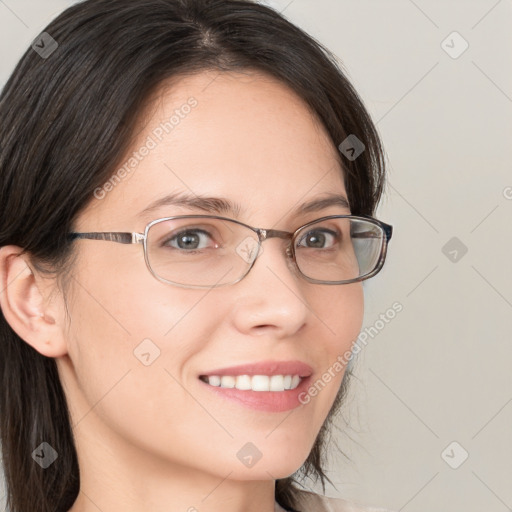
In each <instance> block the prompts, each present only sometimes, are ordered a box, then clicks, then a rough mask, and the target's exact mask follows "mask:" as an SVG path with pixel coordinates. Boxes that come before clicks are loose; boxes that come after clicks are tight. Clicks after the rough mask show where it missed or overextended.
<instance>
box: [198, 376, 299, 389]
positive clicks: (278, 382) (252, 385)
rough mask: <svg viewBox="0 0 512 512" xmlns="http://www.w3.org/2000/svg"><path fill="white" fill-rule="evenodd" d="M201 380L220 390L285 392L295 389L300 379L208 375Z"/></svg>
mask: <svg viewBox="0 0 512 512" xmlns="http://www.w3.org/2000/svg"><path fill="white" fill-rule="evenodd" d="M201 379H202V380H203V381H204V382H206V383H208V384H210V386H217V387H221V388H236V389H240V390H244V391H245V390H252V391H285V390H287V389H295V388H296V387H297V386H298V385H299V383H300V381H301V378H300V377H299V376H298V375H272V376H269V375H253V376H252V377H251V376H250V375H238V376H236V377H235V376H232V375H222V377H221V376H219V375H209V376H207V377H201Z"/></svg>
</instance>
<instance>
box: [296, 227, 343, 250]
mask: <svg viewBox="0 0 512 512" xmlns="http://www.w3.org/2000/svg"><path fill="white" fill-rule="evenodd" d="M338 241H339V234H338V233H336V232H334V231H332V230H330V229H313V230H310V231H308V232H307V233H306V234H305V235H303V236H302V237H301V238H300V240H299V243H298V244H297V246H299V247H307V248H311V249H329V248H330V247H332V246H333V245H334V244H336V243H337V242H338ZM303 242H305V243H306V244H307V245H306V246H304V245H302V243H303ZM326 244H327V247H326Z"/></svg>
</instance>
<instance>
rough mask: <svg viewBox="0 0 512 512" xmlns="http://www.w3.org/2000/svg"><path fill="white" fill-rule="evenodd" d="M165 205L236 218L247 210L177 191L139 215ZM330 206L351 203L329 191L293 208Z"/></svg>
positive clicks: (221, 199) (220, 199)
mask: <svg viewBox="0 0 512 512" xmlns="http://www.w3.org/2000/svg"><path fill="white" fill-rule="evenodd" d="M163 206H182V207H185V208H189V209H191V210H201V211H204V212H208V213H212V214H217V215H226V214H229V215H232V216H233V217H234V218H236V219H239V218H240V214H241V213H244V212H246V209H245V208H244V207H242V205H241V204H240V203H237V202H232V201H230V200H229V199H227V198H224V197H211V196H197V195H196V196H192V195H189V194H188V193H185V192H176V193H171V194H167V195H166V196H164V197H161V198H159V199H157V200H155V201H153V202H152V203H150V204H149V205H148V206H147V207H146V208H144V210H142V211H141V212H140V213H139V215H141V216H146V215H147V214H149V213H151V212H153V211H155V210H157V209H158V208H161V207H163ZM330 206H341V207H342V208H346V209H348V210H349V211H350V205H349V203H348V200H347V198H346V197H345V196H343V195H341V194H333V193H329V194H327V195H325V196H324V197H320V198H316V199H312V200H311V201H307V202H305V203H303V204H301V205H299V206H298V207H297V208H295V209H294V210H293V212H292V213H293V214H294V215H299V214H305V213H311V212H318V211H321V210H324V209H326V208H329V207H330Z"/></svg>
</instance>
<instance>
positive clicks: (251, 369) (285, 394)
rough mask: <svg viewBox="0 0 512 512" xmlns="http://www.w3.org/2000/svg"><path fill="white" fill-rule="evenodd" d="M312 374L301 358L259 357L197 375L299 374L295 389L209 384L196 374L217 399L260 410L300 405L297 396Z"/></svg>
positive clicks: (303, 391)
mask: <svg viewBox="0 0 512 512" xmlns="http://www.w3.org/2000/svg"><path fill="white" fill-rule="evenodd" d="M312 374H313V368H312V367H311V366H310V365H308V364H306V363H303V362H302V361H260V362H258V363H251V364H242V365H238V366H231V367H229V368H219V369H216V370H212V371H209V372H208V373H201V374H200V375H199V376H198V377H200V376H210V375H219V376H223V375H232V376H234V377H236V376H238V375H250V376H252V375H269V376H271V375H298V376H299V377H300V378H301V381H300V382H299V385H298V386H297V387H296V388H295V389H285V390H284V391H252V390H241V389H236V388H221V387H218V386H211V385H210V384H207V383H206V382H204V381H202V380H201V379H200V378H198V381H199V383H200V385H201V386H206V387H205V390H210V392H212V393H214V396H216V397H218V398H220V399H221V400H227V401H230V402H232V403H233V402H234V403H236V404H238V405H241V406H242V407H247V408H250V409H256V410H258V411H264V412H274V413H275V412H284V411H289V410H291V409H295V408H297V407H299V406H301V405H304V404H303V403H302V402H301V401H300V399H299V397H300V396H301V395H303V394H305V393H306V390H307V389H308V387H309V383H310V381H311V376H312Z"/></svg>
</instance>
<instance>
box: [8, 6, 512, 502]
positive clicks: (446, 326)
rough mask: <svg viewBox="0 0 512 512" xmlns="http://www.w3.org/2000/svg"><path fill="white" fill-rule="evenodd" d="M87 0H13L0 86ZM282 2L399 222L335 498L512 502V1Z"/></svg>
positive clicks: (387, 217) (370, 309)
mask: <svg viewBox="0 0 512 512" xmlns="http://www.w3.org/2000/svg"><path fill="white" fill-rule="evenodd" d="M72 3H73V2H69V1H68V2H66V1H64V0H60V1H59V0H44V1H41V0H0V42H1V44H0V85H2V84H3V83H5V81H6V80H7V78H8V76H9V74H10V73H11V71H12V69H13V67H14V65H15V63H16V62H17V60H18V59H19V58H20V56H21V55H22V53H23V52H24V50H25V49H26V48H27V47H28V45H29V44H30V43H31V42H32V40H33V39H34V38H35V37H36V36H37V35H38V34H39V33H40V32H41V31H42V30H43V28H44V27H45V26H46V24H47V23H48V22H49V21H50V20H51V19H52V18H53V17H55V16H56V15H57V14H58V13H59V12H60V11H62V10H63V9H64V8H65V7H67V6H69V5H71V4H72ZM265 3H267V4H269V5H271V6H274V7H275V8H276V9H278V10H280V11H282V12H283V13H284V14H285V15H286V16H287V17H288V18H289V19H290V20H291V21H293V22H295V23H296V24H298V25H299V26H301V27H302V28H304V29H305V30H307V31H308V32H309V33H310V34H312V35H313V36H314V37H315V38H317V39H318V40H320V41H321V42H322V43H324V44H325V45H326V46H327V47H328V48H330V49H331V50H332V51H333V52H334V53H335V54H336V55H337V56H338V57H339V59H340V60H341V61H342V63H343V65H344V69H345V70H346V72H347V74H348V77H349V79H350V80H351V81H352V83H353V84H354V86H355V87H356V89H357V90H358V91H359V93H360V95H361V96H362V98H363V100H364V102H365V104H366V106H367V108H368V109H369V111H370V113H371V115H372V117H373V119H374V120H375V122H376V124H377V127H378V129H379V132H380V134H381V136H382V138H383V141H384V145H385V147H386V151H387V157H388V168H389V183H388V187H387V192H386V195H385V197H384V200H383V202H382V203H381V205H380V207H379V210H378V212H377V217H378V218H381V219H382V220H384V221H385V222H388V223H390V224H393V226H394V229H395V232H394V235H393V240H392V242H391V245H390V248H389V253H388V261H387V263H386V267H385V269H384V270H383V271H382V273H381V274H379V276H378V277H377V278H375V279H373V280H370V281H367V282H366V283H365V298H366V310H365V320H364V324H363V330H365V329H369V328H370V327H372V326H373V330H372V331H369V330H368V331H365V332H371V333H372V334H371V336H368V343H367V344H366V345H364V348H363V350H362V351H361V352H360V353H359V355H358V359H357V363H356V365H355V368H356V373H357V377H358V378H357V379H356V380H354V382H353V386H352V388H351V392H350V396H349V399H348V401H347V403H346V405H345V408H344V410H343V412H342V414H341V416H340V418H339V425H340V427H341V429H342V430H341V431H340V432H339V433H338V434H337V436H336V437H337V440H338V444H339V446H340V448H341V449H342V450H343V451H344V453H345V454H347V455H348V456H349V458H350V460H348V459H347V458H345V457H344V456H342V455H341V454H337V453H336V452H335V451H333V452H332V457H331V460H330V471H329V473H328V474H329V476H330V478H331V480H332V481H333V483H334V484H335V487H332V486H330V485H329V486H328V487H327V489H326V494H327V495H330V496H334V497H344V498H347V499H351V500H354V501H359V502H361V503H365V504H374V505H380V506H386V507H388V508H392V509H395V510H397V511H404V512H431V511H433V510H443V511H453V512H459V511H460V512H462V511H464V512H482V511H484V510H485V511H486V512H505V511H507V510H511V509H512V487H511V485H510V482H511V477H512V442H511V432H512V430H511V427H512V403H511V402H512V376H511V372H510V362H511V361H512V344H511V343H510V341H511V340H510V338H511V332H512V320H511V319H512V314H511V313H512V270H511V268H512V263H511V261H512V242H511V234H512V228H511V220H512V172H511V167H510V160H509V157H510V152H509V151H507V149H508V148H509V147H510V141H511V140H512V126H511V119H512V65H511V64H512V61H511V54H512V30H511V26H512V25H511V21H512V3H511V1H510V0H508V1H505V0H501V1H496V0H474V1H469V0H466V1H453V0H451V1H441V0H416V1H413V0H393V1H390V0H385V1H384V0H381V1H377V0H343V1H340V0H338V1H336V0H315V1H313V0H292V1H290V0H282V1H281V0H275V1H268V2H265ZM454 31H456V32H457V33H458V34H459V35H457V34H455V35H453V34H452V33H453V32H454ZM443 41H445V42H444V43H443ZM464 41H466V42H467V44H468V45H469V46H468V48H467V49H466V50H465V51H464V52H462V53H461V51H462V50H463V49H464V46H465V43H464ZM507 143H508V145H507ZM454 237H455V240H452V239H453V238H454ZM446 244H448V245H446ZM465 250H467V252H464V251H465ZM395 302H399V303H400V304H401V305H402V307H403V309H402V311H401V312H400V313H398V314H396V315H395V317H394V318H393V319H392V320H390V321H388V322H387V323H385V324H384V327H382V322H378V320H379V316H380V315H382V314H384V315H387V313H386V312H388V311H389V309H390V308H391V306H392V304H393V303H395ZM454 442H455V444H453V443H454ZM466 456H467V458H466V459H465V460H464V458H465V457H466ZM304 485H305V486H306V487H308V488H310V489H314V490H319V487H318V485H316V484H314V483H313V482H308V481H307V482H304ZM0 498H1V496H0Z"/></svg>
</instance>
